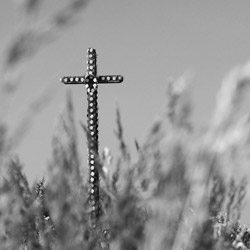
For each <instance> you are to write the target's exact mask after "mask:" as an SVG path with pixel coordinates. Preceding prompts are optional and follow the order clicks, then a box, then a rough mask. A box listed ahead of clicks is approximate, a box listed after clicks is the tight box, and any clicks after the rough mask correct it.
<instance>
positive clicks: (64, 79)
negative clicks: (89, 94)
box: [61, 77, 85, 83]
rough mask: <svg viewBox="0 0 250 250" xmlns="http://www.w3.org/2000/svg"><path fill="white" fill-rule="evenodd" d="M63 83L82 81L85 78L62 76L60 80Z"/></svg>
mask: <svg viewBox="0 0 250 250" xmlns="http://www.w3.org/2000/svg"><path fill="white" fill-rule="evenodd" d="M61 81H62V82H63V83H67V82H82V83H83V82H84V81H85V79H84V77H64V78H62V80H61Z"/></svg>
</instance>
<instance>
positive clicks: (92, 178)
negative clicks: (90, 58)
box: [85, 78, 99, 219]
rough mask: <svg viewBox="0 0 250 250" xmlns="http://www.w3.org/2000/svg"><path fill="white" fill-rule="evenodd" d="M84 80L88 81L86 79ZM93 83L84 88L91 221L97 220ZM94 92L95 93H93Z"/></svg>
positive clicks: (96, 140) (96, 125) (96, 120)
mask: <svg viewBox="0 0 250 250" xmlns="http://www.w3.org/2000/svg"><path fill="white" fill-rule="evenodd" d="M86 80H89V79H88V78H87V79H86ZM93 82H95V83H94V84H93V85H90V86H89V85H88V84H86V85H85V86H86V88H87V91H88V119H89V123H88V128H89V131H90V136H91V138H90V139H91V140H90V142H89V143H90V144H91V145H90V149H89V167H90V177H89V181H90V194H89V195H90V197H89V198H90V199H89V204H90V206H91V217H92V218H93V219H95V218H97V216H98V196H99V194H98V186H96V185H98V182H97V183H96V181H98V173H97V172H96V169H95V155H94V152H93V151H92V150H95V149H96V146H97V145H96V144H97V143H98V117H97V115H98V113H97V112H98V111H97V110H98V107H97V91H96V90H95V89H94V88H95V87H97V84H96V83H97V79H96V78H94V79H93ZM93 90H95V91H93Z"/></svg>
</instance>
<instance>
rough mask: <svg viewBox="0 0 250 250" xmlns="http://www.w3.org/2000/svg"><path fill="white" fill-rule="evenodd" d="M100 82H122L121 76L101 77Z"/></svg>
mask: <svg viewBox="0 0 250 250" xmlns="http://www.w3.org/2000/svg"><path fill="white" fill-rule="evenodd" d="M100 79H101V81H122V80H123V77H122V76H101V77H100Z"/></svg>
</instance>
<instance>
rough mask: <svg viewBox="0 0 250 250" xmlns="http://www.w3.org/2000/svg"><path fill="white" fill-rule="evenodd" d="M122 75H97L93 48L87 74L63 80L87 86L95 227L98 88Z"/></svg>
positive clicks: (91, 185)
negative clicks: (99, 85) (100, 84)
mask: <svg viewBox="0 0 250 250" xmlns="http://www.w3.org/2000/svg"><path fill="white" fill-rule="evenodd" d="M122 81H123V76H121V75H100V76H98V75H97V65H96V51H95V49H93V48H89V49H88V50H87V73H86V75H84V76H66V77H63V78H61V82H62V83H64V84H85V87H86V89H87V99H88V109H87V124H88V131H89V136H88V164H89V185H90V189H89V204H90V208H91V213H90V218H91V222H92V225H93V227H95V226H96V223H97V221H98V219H99V216H100V201H99V172H98V170H97V169H96V161H97V159H96V158H97V156H98V104H97V87H98V84H99V83H121V82H122Z"/></svg>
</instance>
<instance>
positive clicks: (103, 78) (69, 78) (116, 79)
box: [61, 75, 123, 84]
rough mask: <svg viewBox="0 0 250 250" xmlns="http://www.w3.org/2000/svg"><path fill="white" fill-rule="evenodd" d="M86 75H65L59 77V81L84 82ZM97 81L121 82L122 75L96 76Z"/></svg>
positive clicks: (69, 82)
mask: <svg viewBox="0 0 250 250" xmlns="http://www.w3.org/2000/svg"><path fill="white" fill-rule="evenodd" d="M86 79H87V77H86V76H65V77H63V78H61V82H62V83H64V84H86V83H87V82H86ZM96 79H97V83H101V84H102V83H121V82H122V81H123V76H121V75H105V76H98V77H97V78H96Z"/></svg>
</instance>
